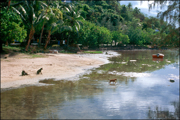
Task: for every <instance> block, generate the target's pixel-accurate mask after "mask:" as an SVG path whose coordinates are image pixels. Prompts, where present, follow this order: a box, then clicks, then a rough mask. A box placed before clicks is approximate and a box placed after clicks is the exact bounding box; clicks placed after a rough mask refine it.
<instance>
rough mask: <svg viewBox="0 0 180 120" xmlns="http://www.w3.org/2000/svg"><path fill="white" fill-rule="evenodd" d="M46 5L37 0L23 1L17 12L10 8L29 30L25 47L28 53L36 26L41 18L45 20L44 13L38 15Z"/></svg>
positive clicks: (15, 9)
mask: <svg viewBox="0 0 180 120" xmlns="http://www.w3.org/2000/svg"><path fill="white" fill-rule="evenodd" d="M45 7H47V5H46V4H45V3H44V2H42V1H38V0H33V1H29V0H25V1H24V4H23V5H19V10H18V9H17V8H15V7H12V8H13V10H14V11H15V12H16V13H18V14H19V15H20V16H21V19H22V20H23V22H24V24H27V26H28V28H29V39H28V43H27V45H26V51H28V48H29V44H30V42H31V40H32V38H33V36H34V33H35V28H36V26H37V25H38V24H39V23H41V21H42V20H43V18H45V14H44V12H41V14H38V11H39V10H40V9H44V8H45Z"/></svg>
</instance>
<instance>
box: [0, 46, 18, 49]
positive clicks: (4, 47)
mask: <svg viewBox="0 0 180 120" xmlns="http://www.w3.org/2000/svg"><path fill="white" fill-rule="evenodd" d="M3 49H4V50H21V47H11V46H3Z"/></svg>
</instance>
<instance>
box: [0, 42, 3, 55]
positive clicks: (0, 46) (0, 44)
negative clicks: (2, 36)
mask: <svg viewBox="0 0 180 120" xmlns="http://www.w3.org/2000/svg"><path fill="white" fill-rule="evenodd" d="M2 45H3V44H2V41H0V53H2V52H3V49H2Z"/></svg>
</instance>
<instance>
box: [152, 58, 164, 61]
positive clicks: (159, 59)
mask: <svg viewBox="0 0 180 120" xmlns="http://www.w3.org/2000/svg"><path fill="white" fill-rule="evenodd" d="M152 60H153V61H163V58H153V59H152Z"/></svg>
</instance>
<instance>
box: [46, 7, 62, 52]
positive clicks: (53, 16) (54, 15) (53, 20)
mask: <svg viewBox="0 0 180 120" xmlns="http://www.w3.org/2000/svg"><path fill="white" fill-rule="evenodd" d="M47 17H48V22H47V24H46V29H47V31H48V37H47V40H46V44H45V46H44V49H46V47H47V45H48V43H49V41H50V36H51V34H52V33H54V32H55V31H56V30H58V26H59V25H62V24H63V21H62V19H63V14H62V12H61V11H60V10H59V9H58V8H49V9H48V10H47Z"/></svg>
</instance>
